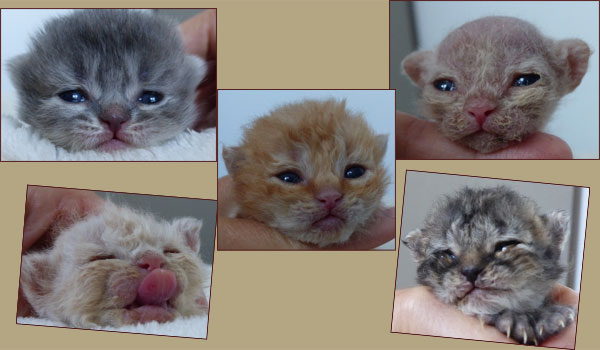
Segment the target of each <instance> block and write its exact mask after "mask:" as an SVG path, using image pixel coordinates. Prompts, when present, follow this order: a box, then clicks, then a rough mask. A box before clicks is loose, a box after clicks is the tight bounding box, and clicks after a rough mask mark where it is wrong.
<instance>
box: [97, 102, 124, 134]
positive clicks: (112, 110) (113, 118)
mask: <svg viewBox="0 0 600 350" xmlns="http://www.w3.org/2000/svg"><path fill="white" fill-rule="evenodd" d="M98 118H99V119H100V121H102V122H104V123H105V124H106V125H107V126H108V128H109V129H110V131H112V132H113V133H114V134H116V133H117V132H118V131H119V130H120V129H121V126H123V124H125V123H126V122H128V121H129V120H130V119H131V115H130V114H129V112H128V111H127V110H126V109H125V108H123V107H120V106H117V105H110V106H108V107H107V108H105V109H103V110H102V112H101V113H100V114H99V115H98Z"/></svg>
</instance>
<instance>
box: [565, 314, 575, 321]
mask: <svg viewBox="0 0 600 350" xmlns="http://www.w3.org/2000/svg"><path fill="white" fill-rule="evenodd" d="M567 317H568V318H569V320H571V321H575V315H574V314H573V313H571V312H569V314H568V315H567Z"/></svg>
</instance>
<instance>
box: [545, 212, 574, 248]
mask: <svg viewBox="0 0 600 350" xmlns="http://www.w3.org/2000/svg"><path fill="white" fill-rule="evenodd" d="M542 220H543V221H544V224H545V226H546V229H547V230H548V234H549V235H550V237H548V238H549V239H550V242H551V244H552V245H553V246H554V247H555V248H557V249H558V252H559V253H560V252H561V251H562V247H563V243H564V241H565V237H566V236H567V232H568V230H569V223H570V220H569V215H568V214H567V213H566V212H565V211H563V210H557V211H553V212H552V213H550V214H547V215H542Z"/></svg>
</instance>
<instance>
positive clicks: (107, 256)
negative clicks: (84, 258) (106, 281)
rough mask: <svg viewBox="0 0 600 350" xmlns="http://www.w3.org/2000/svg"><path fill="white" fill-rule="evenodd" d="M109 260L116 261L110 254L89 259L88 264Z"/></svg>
mask: <svg viewBox="0 0 600 350" xmlns="http://www.w3.org/2000/svg"><path fill="white" fill-rule="evenodd" d="M111 259H116V257H115V256H114V255H112V254H106V255H94V256H92V257H91V258H89V260H88V262H93V261H98V260H111Z"/></svg>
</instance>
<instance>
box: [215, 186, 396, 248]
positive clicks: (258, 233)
mask: <svg viewBox="0 0 600 350" xmlns="http://www.w3.org/2000/svg"><path fill="white" fill-rule="evenodd" d="M218 186H219V201H218V209H219V218H218V231H217V237H218V241H217V246H218V248H219V249H225V250H297V249H310V250H317V249H326V250H330V249H335V250H368V249H373V248H375V247H378V246H380V245H381V244H383V243H385V242H388V241H390V240H392V239H394V238H395V237H396V233H395V232H396V222H395V210H394V208H389V209H386V210H384V215H383V216H382V219H381V220H379V221H378V222H377V226H376V227H373V229H372V230H371V232H370V234H362V235H352V237H350V240H349V241H348V242H346V243H344V244H337V245H331V246H326V247H324V248H319V247H318V246H316V245H313V244H308V243H304V242H300V241H297V240H295V239H292V238H289V237H287V236H286V235H284V234H282V233H280V232H279V231H277V230H275V229H273V228H271V227H269V226H267V225H265V224H262V223H260V222H258V221H254V220H248V219H238V218H234V219H232V218H229V217H227V212H229V211H230V209H231V207H232V206H233V205H234V197H233V182H232V180H231V177H229V176H225V177H222V178H221V179H219V182H218Z"/></svg>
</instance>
